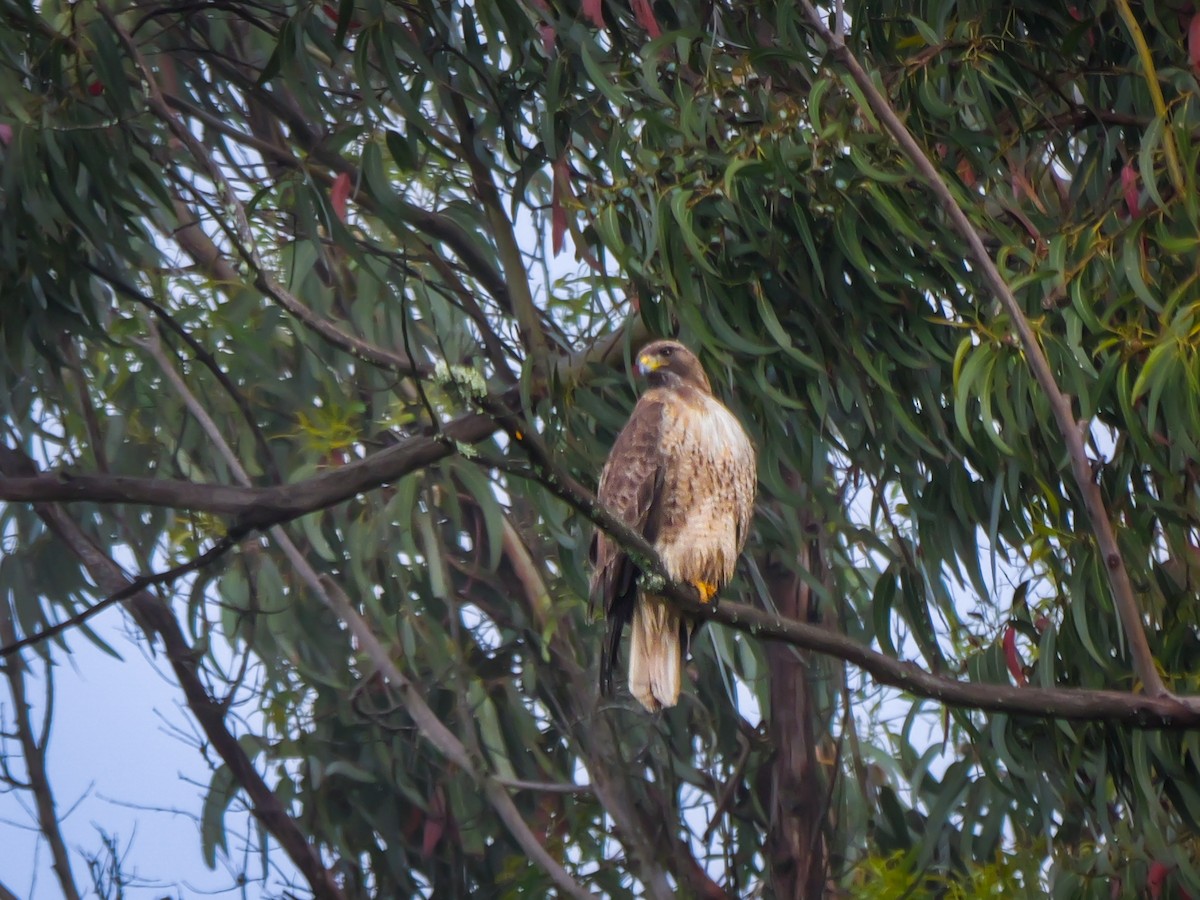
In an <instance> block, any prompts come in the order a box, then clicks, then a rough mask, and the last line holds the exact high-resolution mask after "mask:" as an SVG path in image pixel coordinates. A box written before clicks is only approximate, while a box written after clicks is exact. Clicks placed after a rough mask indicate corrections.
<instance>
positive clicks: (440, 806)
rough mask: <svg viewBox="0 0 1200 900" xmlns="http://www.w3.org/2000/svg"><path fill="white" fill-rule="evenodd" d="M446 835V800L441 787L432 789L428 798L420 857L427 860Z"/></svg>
mask: <svg viewBox="0 0 1200 900" xmlns="http://www.w3.org/2000/svg"><path fill="white" fill-rule="evenodd" d="M445 833H446V798H445V796H443V794H442V788H441V785H438V786H437V787H436V788H434V789H433V796H432V797H430V798H429V815H428V816H427V817H426V818H425V833H424V834H423V835H422V836H421V855H422V856H423V857H425V858H426V859H428V858H429V857H430V856H432V855H433V851H434V850H436V849H437V845H438V842H439V841H441V839H442V835H443V834H445Z"/></svg>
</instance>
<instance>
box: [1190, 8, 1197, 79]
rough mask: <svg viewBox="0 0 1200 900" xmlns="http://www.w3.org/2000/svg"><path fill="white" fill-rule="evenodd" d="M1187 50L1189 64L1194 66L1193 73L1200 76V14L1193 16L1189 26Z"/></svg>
mask: <svg viewBox="0 0 1200 900" xmlns="http://www.w3.org/2000/svg"><path fill="white" fill-rule="evenodd" d="M1187 49H1188V62H1190V63H1191V64H1192V71H1193V72H1195V73H1196V74H1197V75H1200V12H1198V13H1196V14H1195V15H1194V16H1192V21H1191V23H1190V24H1189V25H1188V36H1187Z"/></svg>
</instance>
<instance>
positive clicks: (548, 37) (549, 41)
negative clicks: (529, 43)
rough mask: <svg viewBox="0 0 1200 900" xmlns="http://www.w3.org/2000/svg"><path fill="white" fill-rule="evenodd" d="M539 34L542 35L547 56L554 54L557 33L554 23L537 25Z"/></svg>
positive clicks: (543, 47)
mask: <svg viewBox="0 0 1200 900" xmlns="http://www.w3.org/2000/svg"><path fill="white" fill-rule="evenodd" d="M537 30H538V34H540V35H541V36H542V49H543V50H545V51H546V55H547V56H553V55H554V39H555V36H556V34H557V32H556V31H555V28H554V26H553V25H550V24H548V23H546V22H543V23H541V24H540V25H538V27H537Z"/></svg>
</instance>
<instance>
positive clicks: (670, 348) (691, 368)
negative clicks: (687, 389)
mask: <svg viewBox="0 0 1200 900" xmlns="http://www.w3.org/2000/svg"><path fill="white" fill-rule="evenodd" d="M637 367H638V371H639V372H641V373H642V375H644V376H645V378H646V380H647V381H648V382H650V384H652V385H653V386H655V387H682V386H683V385H690V386H691V387H694V388H697V389H698V390H701V391H704V393H706V394H711V393H712V387H711V386H710V385H709V383H708V376H707V375H705V374H704V367H703V366H701V365H700V360H698V359H696V354H695V353H693V352H692V351H691V350H689V349H688V348H687V347H685V346H683V344H681V343H679V342H678V341H655V342H654V343H653V344H647V345H646V346H645V347H643V348H642V352H641V353H639V354H638V359H637Z"/></svg>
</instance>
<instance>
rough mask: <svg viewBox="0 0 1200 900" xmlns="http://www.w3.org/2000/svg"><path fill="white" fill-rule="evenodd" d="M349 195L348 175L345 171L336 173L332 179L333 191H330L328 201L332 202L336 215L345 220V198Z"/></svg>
mask: <svg viewBox="0 0 1200 900" xmlns="http://www.w3.org/2000/svg"><path fill="white" fill-rule="evenodd" d="M349 196H350V176H349V175H347V174H346V173H345V172H342V173H341V174H339V175H338V177H337V178H335V179H334V180H333V191H332V192H331V193H330V198H329V199H330V202H332V203H333V211H334V213H336V214H337V217H338V218H339V219H340V220H341V221H343V222H345V221H346V199H347V198H348V197H349Z"/></svg>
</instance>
